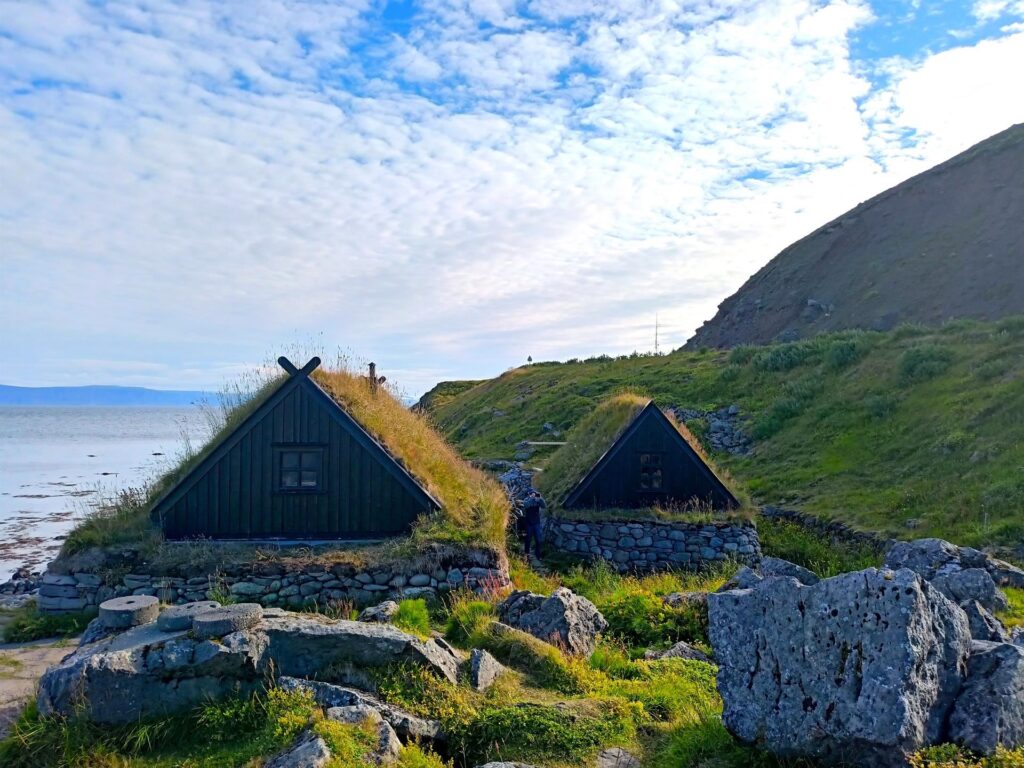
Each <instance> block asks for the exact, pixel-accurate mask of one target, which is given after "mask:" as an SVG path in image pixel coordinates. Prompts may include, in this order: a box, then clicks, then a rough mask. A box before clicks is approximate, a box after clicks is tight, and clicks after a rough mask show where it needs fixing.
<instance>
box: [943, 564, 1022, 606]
mask: <svg viewBox="0 0 1024 768" xmlns="http://www.w3.org/2000/svg"><path fill="white" fill-rule="evenodd" d="M932 586H933V587H935V588H936V589H937V590H939V592H941V593H942V594H944V595H945V596H946V597H948V598H949V599H950V600H952V601H953V602H954V603H956V604H957V605H960V604H961V603H965V602H967V601H968V600H974V601H977V602H978V603H980V604H981V606H982V607H983V608H985V610H988V611H1002V610H1006V607H1007V606H1008V605H1009V603H1008V602H1007V600H1006V595H1004V594H1003V593H1002V592H1001V591H1000V590H999V589H998V588H997V587H996V583H995V581H993V580H992V577H991V576H990V575H989V572H988V571H986V570H985V569H984V568H965V569H963V570H960V571H954V572H952V573H943V574H940V575H938V576H936V577H935V578H934V579H932Z"/></svg>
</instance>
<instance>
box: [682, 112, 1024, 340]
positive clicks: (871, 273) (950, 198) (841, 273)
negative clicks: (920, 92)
mask: <svg viewBox="0 0 1024 768" xmlns="http://www.w3.org/2000/svg"><path fill="white" fill-rule="evenodd" d="M1022 178H1024V124H1022V125H1015V126H1013V127H1012V128H1009V129H1008V130H1006V131H1003V132H1002V133H999V134H996V135H995V136H993V137H991V138H989V139H986V140H985V141H983V142H981V143H980V144H977V145H976V146H974V147H972V148H971V149H969V150H967V151H966V152H964V153H962V154H960V155H957V156H956V157H954V158H953V159H951V160H948V161H947V162H945V163H942V164H941V165H938V166H936V167H934V168H932V169H931V170H928V171H925V172H924V173H922V174H920V175H918V176H915V177H913V178H911V179H909V180H907V181H905V182H903V183H902V184H899V185H897V186H895V187H893V188H892V189H890V190H888V191H886V192H883V193H882V194H880V195H878V196H877V197H874V198H872V199H871V200H868V201H867V202H865V203H861V204H860V205H858V206H857V207H856V208H854V209H853V210H851V211H848V212H847V213H845V214H844V215H842V216H840V217H839V218H838V219H835V220H834V221H831V222H829V223H828V224H826V225H825V226H823V227H821V228H820V229H818V230H817V231H815V232H813V233H811V234H810V235H808V236H807V237H805V238H804V239H802V240H800V241H798V242H796V243H794V244H793V245H791V246H789V247H788V248H786V249H785V250H784V251H782V253H780V254H779V255H778V256H776V257H775V258H774V259H772V260H771V261H770V262H769V263H768V264H767V265H766V266H765V267H764V268H763V269H761V270H760V271H759V272H757V274H755V275H754V276H753V277H751V278H750V279H749V280H748V281H747V282H746V283H745V284H744V285H743V287H742V288H740V289H739V291H737V292H736V293H735V294H733V295H732V296H730V297H729V298H728V299H726V300H725V301H724V302H722V304H721V305H720V306H719V309H718V313H717V314H716V315H715V316H714V318H712V319H711V320H709V321H708V322H706V323H705V324H704V325H703V326H702V327H701V328H700V329H698V330H697V332H696V334H694V336H693V338H692V339H690V341H689V342H687V345H686V346H687V348H690V349H693V348H699V347H732V346H736V345H739V344H764V343H767V342H770V341H774V340H780V339H781V340H793V339H797V338H806V337H808V336H812V335H814V334H817V333H821V332H823V331H834V330H841V329H846V328H867V329H876V330H888V329H890V328H892V327H894V326H896V325H897V324H900V323H907V322H914V323H924V324H927V325H936V324H939V323H942V322H944V321H946V320H949V319H951V318H976V319H982V320H995V319H999V318H1001V317H1005V316H1006V315H1011V314H1019V313H1024V184H1022V183H1021V179H1022Z"/></svg>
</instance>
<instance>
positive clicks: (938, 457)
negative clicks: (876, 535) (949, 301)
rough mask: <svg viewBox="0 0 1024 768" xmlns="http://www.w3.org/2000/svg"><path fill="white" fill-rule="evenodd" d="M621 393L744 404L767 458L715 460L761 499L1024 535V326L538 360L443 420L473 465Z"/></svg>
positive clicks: (1002, 535) (461, 400) (988, 538)
mask: <svg viewBox="0 0 1024 768" xmlns="http://www.w3.org/2000/svg"><path fill="white" fill-rule="evenodd" d="M626 391H629V392H633V393H637V394H639V395H641V396H643V397H651V398H653V399H654V400H655V401H656V402H657V403H658V404H659V405H662V406H667V405H677V406H684V407H691V408H701V409H705V410H710V409H714V408H719V407H722V406H727V405H730V404H732V403H736V404H738V405H739V406H740V409H741V413H742V414H743V415H744V417H745V418H746V420H747V421H746V429H747V431H748V432H751V433H756V434H757V435H759V439H758V440H757V441H756V446H755V447H756V450H755V452H754V454H753V455H752V456H748V457H735V456H730V455H716V456H715V457H714V458H715V459H716V461H717V462H718V463H719V464H720V465H722V466H723V467H724V468H725V469H727V470H728V472H729V474H730V475H731V477H732V480H733V484H734V485H737V486H738V487H739V489H740V490H741V491H743V490H746V491H747V492H749V495H750V496H751V497H752V499H753V500H754V501H756V502H757V503H764V504H776V505H785V506H791V507H795V508H798V509H801V510H803V511H805V512H808V513H811V514H814V515H818V516H821V517H823V518H827V519H838V520H842V521H843V522H846V523H848V524H851V525H853V526H854V527H857V528H860V529H862V530H872V531H878V532H881V533H882V534H883V535H886V536H893V537H909V536H913V537H922V536H939V537H942V538H947V539H950V540H952V541H955V542H957V543H959V544H964V545H971V546H989V545H995V546H997V547H998V546H999V545H1004V546H1007V547H1009V546H1013V545H1014V544H1016V543H1017V542H1019V541H1021V539H1024V518H1022V516H1021V515H1020V510H1021V509H1022V508H1024V472H1021V467H1024V318H1020V317H1018V318H1009V319H1005V320H1002V321H1000V322H996V323H980V322H959V323H952V324H949V325H948V326H944V327H941V328H935V329H928V328H923V327H914V328H898V329H896V330H894V331H892V332H890V333H874V332H864V331H846V332H842V333H834V334H829V335H823V336H819V337H815V338H813V339H810V340H806V341H800V342H794V343H791V344H776V345H772V346H769V347H764V348H757V347H740V348H737V349H734V350H731V351H715V350H706V351H701V352H683V351H679V352H674V353H672V354H670V355H664V356H636V357H623V358H615V359H612V358H595V359H592V360H586V361H574V362H567V363H539V364H533V365H529V366H525V367H522V368H517V369H514V370H512V371H508V372H507V373H505V374H502V375H501V376H499V377H497V378H496V379H493V380H490V381H485V382H482V383H479V384H476V385H475V386H473V387H472V388H469V389H466V390H464V391H462V392H461V393H459V394H457V395H454V396H453V397H450V398H448V399H446V400H445V401H444V402H443V403H439V404H438V405H437V406H436V407H435V408H434V409H433V410H432V414H433V416H434V418H435V419H436V421H437V423H438V424H439V425H440V427H441V428H442V429H443V430H444V432H445V434H446V435H447V436H448V437H449V439H451V440H452V441H453V442H454V443H455V444H456V445H457V446H458V447H459V448H460V449H461V450H462V451H463V452H464V453H465V454H466V455H468V456H470V457H472V458H480V459H495V458H511V457H512V454H513V453H514V451H515V445H516V443H518V442H519V441H520V440H538V439H543V430H542V428H541V425H543V424H544V423H545V422H551V423H553V424H554V425H555V426H556V428H558V429H560V430H563V431H566V432H567V431H568V430H570V429H571V428H573V427H574V426H576V425H577V424H580V423H581V422H583V421H584V419H585V418H586V417H587V416H588V415H589V414H591V413H592V412H593V411H594V409H595V408H596V407H597V406H598V404H599V403H601V402H602V401H603V400H605V399H606V398H608V397H610V396H612V395H615V394H616V393H621V392H626ZM495 411H498V412H500V413H502V414H503V415H501V416H496V415H495ZM693 426H694V427H695V429H694V430H692V431H696V432H698V433H699V432H700V431H701V429H700V428H699V425H696V424H695V425H693ZM538 482H539V483H541V484H543V483H544V482H547V481H544V480H541V479H538Z"/></svg>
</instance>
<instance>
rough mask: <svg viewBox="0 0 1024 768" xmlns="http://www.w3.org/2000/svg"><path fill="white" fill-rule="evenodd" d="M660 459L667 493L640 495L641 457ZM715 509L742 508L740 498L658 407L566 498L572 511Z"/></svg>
mask: <svg viewBox="0 0 1024 768" xmlns="http://www.w3.org/2000/svg"><path fill="white" fill-rule="evenodd" d="M643 453H653V454H659V455H660V457H661V469H662V487H661V489H660V490H659V491H648V490H642V489H641V487H640V486H641V481H640V455H641V454H643ZM696 501H700V502H705V503H710V504H711V506H712V507H713V508H714V509H728V508H731V507H735V506H738V502H737V501H736V498H735V497H734V496H733V495H732V493H731V492H730V491H729V490H728V489H727V488H726V487H725V486H724V485H723V484H722V482H721V480H719V479H718V477H716V476H715V474H714V473H713V472H712V471H711V468H710V467H708V465H707V464H705V463H704V461H703V459H701V458H700V455H699V454H698V453H697V452H696V451H694V450H693V448H691V447H690V445H689V444H688V443H687V442H686V440H685V438H684V437H683V436H682V435H681V434H679V432H678V431H677V430H676V428H675V427H674V426H673V425H672V424H671V422H669V421H668V419H667V418H666V417H665V415H664V414H663V413H662V412H661V411H660V410H659V409H658V408H657V407H656V406H654V405H653V404H651V405H649V406H648V407H647V408H645V409H644V410H643V411H641V412H640V413H639V414H638V415H637V417H636V419H635V420H634V422H633V423H632V424H631V425H630V426H629V427H628V428H627V429H626V431H625V432H623V434H622V436H621V437H620V438H619V439H618V440H617V441H616V442H615V444H614V445H613V446H612V447H611V448H609V450H608V452H607V453H606V454H605V455H604V456H603V457H602V458H601V460H600V461H598V463H597V464H595V465H594V467H593V469H591V471H590V472H589V473H588V474H587V475H586V477H584V478H583V480H582V481H580V483H579V485H577V487H576V488H575V489H574V490H573V491H571V492H570V493H569V494H568V496H567V497H566V499H565V501H564V503H563V506H564V507H566V508H567V509H586V508H601V507H605V508H607V507H622V508H639V507H650V506H653V505H654V504H655V503H661V504H667V503H673V502H674V503H682V504H685V503H692V502H696Z"/></svg>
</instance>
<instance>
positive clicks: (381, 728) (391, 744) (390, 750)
mask: <svg viewBox="0 0 1024 768" xmlns="http://www.w3.org/2000/svg"><path fill="white" fill-rule="evenodd" d="M401 753H402V742H401V741H399V740H398V734H396V733H395V729H394V728H392V727H391V724H390V723H388V722H386V721H383V720H382V721H381V722H379V723H377V744H376V746H375V747H374V750H373V762H375V763H376V764H377V765H391V764H393V763H394V762H395V761H396V760H398V756H399V755H400V754H401Z"/></svg>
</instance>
